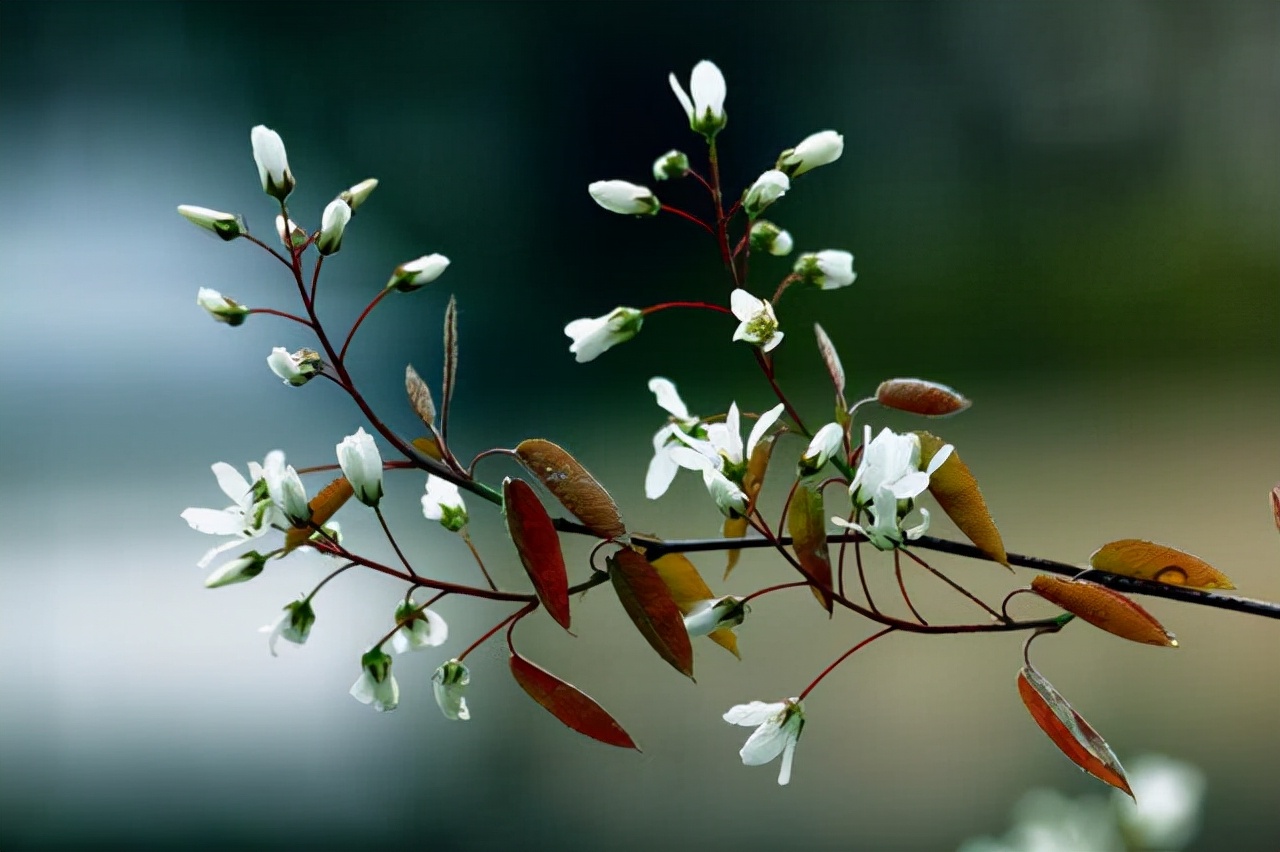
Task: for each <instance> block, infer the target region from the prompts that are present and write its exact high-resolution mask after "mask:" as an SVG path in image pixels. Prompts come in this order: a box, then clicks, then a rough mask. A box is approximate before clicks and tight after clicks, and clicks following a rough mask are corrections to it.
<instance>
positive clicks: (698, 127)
mask: <svg viewBox="0 0 1280 852" xmlns="http://www.w3.org/2000/svg"><path fill="white" fill-rule="evenodd" d="M667 81H668V82H669V83H670V84H671V91H673V92H675V95H676V99H677V100H679V101H680V106H682V107H684V112H685V115H687V116H688V117H689V127H690V128H691V129H692V130H693V131H694V132H695V133H701V134H702V135H703V136H705V137H707V139H711V137H713V136H715V135H716V134H717V133H719V132H720V131H721V130H723V129H724V126H725V124H726V123H727V122H728V116H726V115H725V111H724V97H725V92H726V89H725V84H724V75H723V74H721V73H720V69H719V68H717V67H716V65H715V63H714V62H711V61H709V60H706V59H704V60H702V61H701V62H699V63H698V64H697V65H695V66H693V74H692V75H691V76H690V77H689V91H690V92H692V93H693V98H692V99H690V97H689V95H688V94H686V93H685V90H684V87H683V86H681V85H680V81H679V80H677V79H676V75H675V74H674V73H673V74H671V75H669V76H668V77H667Z"/></svg>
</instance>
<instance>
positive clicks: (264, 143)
mask: <svg viewBox="0 0 1280 852" xmlns="http://www.w3.org/2000/svg"><path fill="white" fill-rule="evenodd" d="M249 141H250V142H251V143H252V144H253V161H254V162H255V163H257V164H258V177H259V178H260V179H261V180H262V191H263V192H265V193H266V194H267V195H271V196H274V197H275V198H278V199H280V200H281V201H284V200H285V199H286V198H288V197H289V193H291V192H293V187H294V185H295V181H294V179H293V172H291V171H289V158H288V157H287V156H286V155H285V151H284V141H283V140H281V138H280V134H279V133H276V132H275V131H274V130H271V129H270V128H267V127H264V126H262V125H261V124H259V125H258V126H257V127H255V128H253V130H252V131H251V132H250V133H249Z"/></svg>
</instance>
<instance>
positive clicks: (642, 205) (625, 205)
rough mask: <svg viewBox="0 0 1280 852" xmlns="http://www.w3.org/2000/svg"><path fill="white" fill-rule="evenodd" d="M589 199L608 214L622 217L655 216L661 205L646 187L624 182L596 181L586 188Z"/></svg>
mask: <svg viewBox="0 0 1280 852" xmlns="http://www.w3.org/2000/svg"><path fill="white" fill-rule="evenodd" d="M587 192H589V193H591V197H592V198H594V199H595V202H596V204H599V205H600V206H601V207H603V208H604V209H605V210H608V211H609V212H610V213H621V214H623V215H624V216H656V215H658V211H660V210H661V209H662V203H661V202H660V201H658V197H657V196H656V195H654V194H653V190H651V189H649V188H648V187H646V186H639V185H637V184H634V183H628V182H627V181H625V180H598V181H596V182H595V183H592V184H590V185H589V186H588V187H587Z"/></svg>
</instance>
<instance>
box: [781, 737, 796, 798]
mask: <svg viewBox="0 0 1280 852" xmlns="http://www.w3.org/2000/svg"><path fill="white" fill-rule="evenodd" d="M795 754H796V738H795V737H790V736H789V737H787V744H786V745H784V746H783V747H782V766H780V767H778V783H779V784H781V785H782V786H784V787H785V786H786V785H787V784H790V783H791V762H792V760H793V759H794V758H795Z"/></svg>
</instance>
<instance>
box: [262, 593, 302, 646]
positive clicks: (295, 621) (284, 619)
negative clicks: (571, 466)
mask: <svg viewBox="0 0 1280 852" xmlns="http://www.w3.org/2000/svg"><path fill="white" fill-rule="evenodd" d="M315 621H316V613H315V610H313V609H312V608H311V601H310V600H309V599H307V598H302V599H301V600H296V601H293V602H291V603H289V604H286V605H285V608H284V612H283V613H282V614H281V615H280V617H279V618H278V619H276V623H275V624H268V625H266V626H265V627H263V628H261V629H260V630H259V631H258V632H259V633H268V634H270V635H269V636H268V637H267V647H268V648H269V649H270V650H271V656H273V657H275V656H278V655H277V654H276V642H277V641H278V640H280V639H283V640H285V641H286V642H292V643H293V644H295V645H304V644H306V641H307V637H308V636H310V635H311V625H313V624H315Z"/></svg>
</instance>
